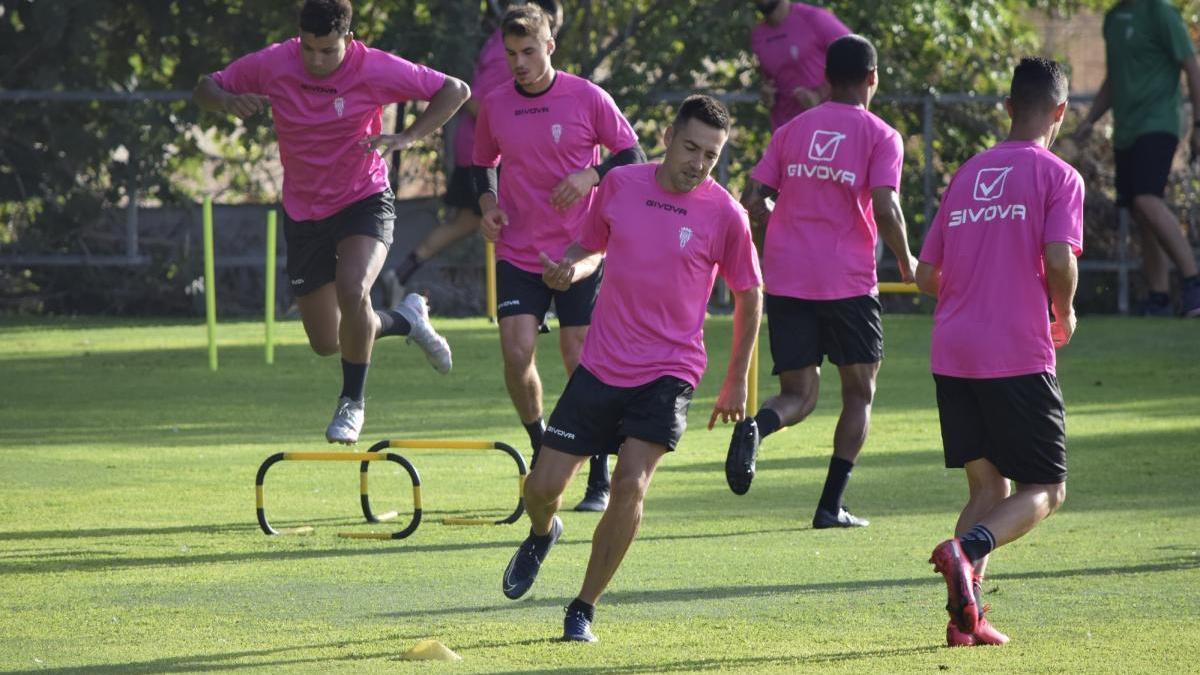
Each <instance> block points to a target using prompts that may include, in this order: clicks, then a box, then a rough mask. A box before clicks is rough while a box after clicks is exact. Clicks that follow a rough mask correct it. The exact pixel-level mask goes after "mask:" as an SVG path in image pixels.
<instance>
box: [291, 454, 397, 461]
mask: <svg viewBox="0 0 1200 675" xmlns="http://www.w3.org/2000/svg"><path fill="white" fill-rule="evenodd" d="M283 459H284V461H289V462H351V461H355V462H380V461H386V460H387V455H381V454H379V453H377V452H285V453H283Z"/></svg>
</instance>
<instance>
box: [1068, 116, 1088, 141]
mask: <svg viewBox="0 0 1200 675" xmlns="http://www.w3.org/2000/svg"><path fill="white" fill-rule="evenodd" d="M1091 137H1092V123H1091V122H1089V121H1087V120H1084V121H1082V122H1080V123H1079V126H1078V127H1076V128H1075V133H1073V134H1071V138H1073V139H1075V142H1076V143H1079V144H1083V143H1087V142H1088V140H1089V139H1091Z"/></svg>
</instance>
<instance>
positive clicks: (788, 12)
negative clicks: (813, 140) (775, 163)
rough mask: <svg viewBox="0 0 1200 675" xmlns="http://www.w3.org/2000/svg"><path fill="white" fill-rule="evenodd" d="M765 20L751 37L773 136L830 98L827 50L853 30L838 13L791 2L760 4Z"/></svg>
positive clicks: (761, 1)
mask: <svg viewBox="0 0 1200 675" xmlns="http://www.w3.org/2000/svg"><path fill="white" fill-rule="evenodd" d="M754 6H755V7H757V8H758V11H759V13H760V14H762V17H763V20H762V21H761V22H759V24H758V25H757V26H755V27H754V30H752V31H751V32H750V48H751V50H753V51H754V55H755V56H756V57H757V58H758V68H759V70H760V71H761V72H762V76H763V84H762V97H763V102H764V103H766V104H767V107H769V108H770V109H771V130H772V131H774V130H775V129H778V128H779V127H781V126H783V125H784V123H786V122H787V121H788V120H790V119H792V118H793V117H795V116H796V115H799V114H800V113H802V112H804V111H805V110H808V109H809V108H811V107H813V106H815V105H817V104H818V103H820V102H821V101H824V100H826V99H828V98H829V86H828V84H827V83H826V82H825V50H827V49H829V45H830V44H832V43H833V41H834V40H836V39H838V38H840V37H842V36H843V35H849V34H850V29H849V28H847V27H846V26H845V24H843V23H842V22H841V21H839V20H838V18H837V17H836V16H834V14H833V12H831V11H829V10H827V9H822V8H820V7H814V6H812V5H808V4H805V3H803V2H789V0H754Z"/></svg>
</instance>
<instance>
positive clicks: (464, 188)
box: [442, 166, 483, 216]
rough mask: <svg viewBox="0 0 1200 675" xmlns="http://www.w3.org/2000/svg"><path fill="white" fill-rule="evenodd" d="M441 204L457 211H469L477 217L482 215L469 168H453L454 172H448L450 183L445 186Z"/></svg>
mask: <svg viewBox="0 0 1200 675" xmlns="http://www.w3.org/2000/svg"><path fill="white" fill-rule="evenodd" d="M442 203H444V204H445V205H446V206H453V207H454V208H458V209H471V210H472V211H474V212H475V215H477V216H482V215H483V211H481V210H480V209H479V197H478V196H477V195H476V194H475V179H474V178H472V177H471V167H469V166H456V167H454V171H451V172H450V183H449V184H448V185H446V194H444V195H442Z"/></svg>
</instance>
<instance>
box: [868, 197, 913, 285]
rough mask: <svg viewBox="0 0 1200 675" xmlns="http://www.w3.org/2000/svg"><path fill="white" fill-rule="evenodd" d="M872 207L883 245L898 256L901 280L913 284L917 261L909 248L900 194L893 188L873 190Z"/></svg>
mask: <svg viewBox="0 0 1200 675" xmlns="http://www.w3.org/2000/svg"><path fill="white" fill-rule="evenodd" d="M871 205H872V208H873V209H874V211H875V225H876V226H877V227H878V228H879V236H881V237H883V243H884V244H886V245H887V247H888V250H890V251H891V252H892V255H894V256H896V265H898V266H899V268H900V280H901V281H903V282H904V283H906V284H911V283H912V282H913V270H915V269H916V267H917V260H916V258H914V257H913V254H912V251H911V250H910V249H909V247H908V230H907V228H906V227H905V224H904V211H903V210H901V208H900V194H899V193H897V192H896V190H895V188H891V187H876V188H872V189H871Z"/></svg>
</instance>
